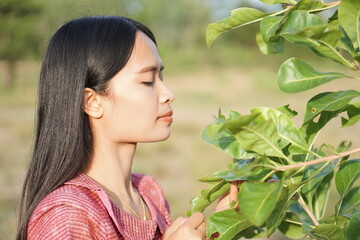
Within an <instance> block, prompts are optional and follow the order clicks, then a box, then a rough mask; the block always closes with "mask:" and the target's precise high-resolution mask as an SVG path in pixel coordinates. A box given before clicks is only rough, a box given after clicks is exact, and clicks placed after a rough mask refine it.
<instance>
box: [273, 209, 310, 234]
mask: <svg viewBox="0 0 360 240" xmlns="http://www.w3.org/2000/svg"><path fill="white" fill-rule="evenodd" d="M302 225H303V224H302V223H301V221H300V220H299V218H298V217H297V216H296V214H294V213H292V212H288V213H286V218H285V219H284V220H283V221H282V222H281V224H280V225H279V230H280V232H282V233H283V234H284V235H285V236H287V237H288V238H291V239H301V238H303V237H305V234H304V233H303V231H302Z"/></svg>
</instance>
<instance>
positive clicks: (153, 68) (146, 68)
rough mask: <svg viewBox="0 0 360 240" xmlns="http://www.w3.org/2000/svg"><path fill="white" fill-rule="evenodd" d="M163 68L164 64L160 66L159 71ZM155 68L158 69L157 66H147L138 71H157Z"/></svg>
mask: <svg viewBox="0 0 360 240" xmlns="http://www.w3.org/2000/svg"><path fill="white" fill-rule="evenodd" d="M164 68H165V67H164V66H161V67H160V71H162V70H164ZM157 70H158V67H157V66H149V67H144V68H143V69H141V70H140V71H139V72H138V73H146V72H153V71H157Z"/></svg>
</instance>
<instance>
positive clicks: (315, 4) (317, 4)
mask: <svg viewBox="0 0 360 240" xmlns="http://www.w3.org/2000/svg"><path fill="white" fill-rule="evenodd" d="M330 7H331V6H329V5H325V4H324V3H323V2H322V1H314V0H300V1H299V2H298V3H297V4H296V5H295V6H294V7H293V8H292V9H291V11H295V10H304V11H309V12H318V11H322V10H325V9H328V8H330Z"/></svg>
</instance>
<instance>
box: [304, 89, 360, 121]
mask: <svg viewBox="0 0 360 240" xmlns="http://www.w3.org/2000/svg"><path fill="white" fill-rule="evenodd" d="M359 96H360V92H358V91H355V90H345V91H338V92H325V93H320V94H318V95H316V96H315V97H313V98H311V99H310V100H309V102H308V103H307V105H306V113H305V118H304V123H306V122H308V121H310V120H312V119H314V117H316V116H317V115H318V114H320V113H321V112H323V111H337V110H341V109H343V108H344V107H345V106H346V105H347V104H348V103H349V102H350V101H351V100H352V99H353V98H356V97H359Z"/></svg>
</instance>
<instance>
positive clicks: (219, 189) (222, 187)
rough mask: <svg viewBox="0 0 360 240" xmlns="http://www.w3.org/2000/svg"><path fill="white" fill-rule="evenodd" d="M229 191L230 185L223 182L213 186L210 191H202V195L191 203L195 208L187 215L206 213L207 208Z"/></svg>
mask: <svg viewBox="0 0 360 240" xmlns="http://www.w3.org/2000/svg"><path fill="white" fill-rule="evenodd" d="M215 189H216V191H215ZM229 189H230V183H227V182H225V181H221V182H219V183H213V184H211V188H209V189H205V190H201V193H200V194H199V195H198V196H196V197H194V198H193V199H192V200H191V201H190V203H191V204H192V206H193V207H192V209H191V210H190V211H189V212H188V213H187V215H191V214H193V213H195V212H202V211H204V209H205V208H206V207H208V206H209V205H210V204H211V203H213V202H214V201H215V200H217V199H218V198H219V197H220V196H222V195H224V194H225V193H227V192H228V191H229ZM210 192H211V194H210Z"/></svg>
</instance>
